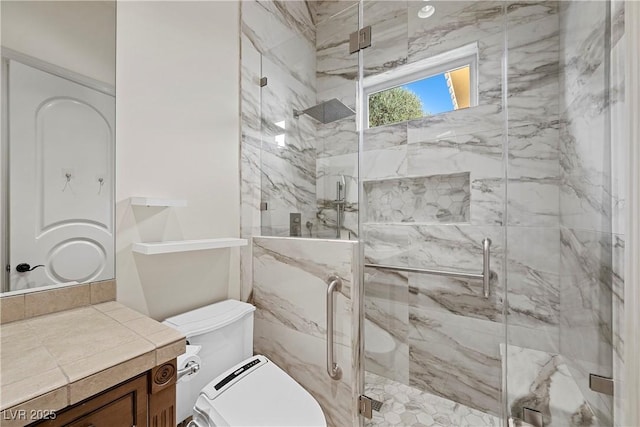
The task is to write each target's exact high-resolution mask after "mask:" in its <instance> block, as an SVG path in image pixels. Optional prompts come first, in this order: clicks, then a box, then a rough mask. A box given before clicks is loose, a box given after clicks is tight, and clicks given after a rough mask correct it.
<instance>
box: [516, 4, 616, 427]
mask: <svg viewBox="0 0 640 427" xmlns="http://www.w3.org/2000/svg"><path fill="white" fill-rule="evenodd" d="M622 9H623V4H622V2H604V1H598V2H560V3H555V2H534V3H524V4H521V5H519V6H518V7H517V8H515V7H514V8H513V9H512V10H510V13H509V14H508V16H507V20H508V47H509V61H508V79H509V96H508V99H507V101H508V111H509V113H508V116H509V122H508V132H509V136H508V150H509V156H508V159H509V164H508V182H509V185H508V212H509V214H508V218H507V248H508V251H507V285H508V286H507V292H508V297H509V311H508V345H507V346H506V349H505V356H506V357H507V360H508V365H507V366H508V369H507V370H506V373H507V375H506V386H507V390H508V393H507V402H506V404H507V409H508V411H509V414H510V415H512V416H514V417H517V418H521V419H522V418H525V416H526V415H525V411H526V408H529V409H533V410H536V411H539V412H540V413H541V414H542V417H543V420H544V425H553V426H569V425H600V426H613V425H619V424H618V423H616V422H615V420H614V402H613V399H612V397H611V396H607V395H604V394H600V393H596V392H594V391H592V390H590V388H589V374H597V375H600V376H605V377H614V376H615V374H614V369H613V368H614V365H616V364H619V362H620V359H619V356H620V342H619V339H618V337H619V335H618V333H619V332H618V326H619V325H618V323H617V322H616V321H615V319H616V317H615V316H616V315H618V313H619V310H620V307H621V299H620V298H621V297H620V295H621V294H620V293H619V292H620V291H621V289H622V270H621V269H622V258H623V251H624V250H623V248H624V236H623V234H622V233H623V232H624V231H623V230H624V228H623V224H622V204H621V203H620V200H621V198H622V197H623V194H624V190H623V189H622V188H621V182H623V181H622V177H623V176H624V167H623V165H624V162H623V161H622V162H621V161H620V160H618V159H619V155H618V154H619V153H621V152H622V149H621V148H622V147H621V146H620V142H621V141H620V140H619V139H618V138H617V136H618V135H619V133H618V131H617V130H616V129H620V127H619V126H620V118H621V117H622V116H621V114H620V109H621V105H622V104H621V98H620V97H621V94H622V93H624V89H623V88H622V86H621V83H622V82H621V80H620V78H619V77H618V76H621V75H623V66H622V64H621V62H620V60H621V54H620V52H621V49H622V50H624V48H621V44H620V40H621V38H622V37H623V34H624V28H623V25H622V20H621V19H620V17H621V15H622ZM596 105H598V106H599V107H597V108H594V106H596Z"/></svg>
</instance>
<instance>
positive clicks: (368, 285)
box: [364, 268, 409, 384]
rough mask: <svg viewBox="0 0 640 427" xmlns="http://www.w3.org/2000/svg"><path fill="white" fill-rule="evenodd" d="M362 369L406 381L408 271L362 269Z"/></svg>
mask: <svg viewBox="0 0 640 427" xmlns="http://www.w3.org/2000/svg"><path fill="white" fill-rule="evenodd" d="M364 283H365V291H364V293H365V296H364V308H365V321H364V347H365V369H366V370H367V371H370V372H375V373H377V374H379V375H382V376H385V377H387V378H390V379H393V380H396V381H398V382H401V383H403V384H409V342H408V332H409V305H408V301H407V297H408V278H407V273H402V272H396V271H390V270H383V269H376V268H366V269H365V278H364Z"/></svg>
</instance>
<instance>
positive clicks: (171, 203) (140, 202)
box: [130, 197, 187, 208]
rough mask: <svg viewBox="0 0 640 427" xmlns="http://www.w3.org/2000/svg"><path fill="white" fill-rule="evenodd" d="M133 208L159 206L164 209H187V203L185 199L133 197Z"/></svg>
mask: <svg viewBox="0 0 640 427" xmlns="http://www.w3.org/2000/svg"><path fill="white" fill-rule="evenodd" d="M130 200H131V205H132V206H157V207H163V208H170V207H175V208H178V207H185V206H187V201H186V200H183V199H158V198H155V197H131V198H130Z"/></svg>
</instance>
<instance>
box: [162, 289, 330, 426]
mask: <svg viewBox="0 0 640 427" xmlns="http://www.w3.org/2000/svg"><path fill="white" fill-rule="evenodd" d="M254 311H255V307H254V306H252V305H251V304H247V303H244V302H241V301H235V300H226V301H222V302H219V303H216V304H211V305H208V306H205V307H202V308H199V309H196V310H192V311H189V312H186V313H182V314H179V315H177V316H174V317H171V318H169V319H167V320H165V321H164V322H163V323H164V324H165V325H168V326H171V327H173V328H175V329H177V330H178V331H180V332H182V333H183V334H184V335H185V336H186V337H187V342H188V344H190V345H191V346H197V360H198V362H197V364H198V369H194V370H192V372H191V374H189V375H186V376H183V377H182V378H180V379H179V380H178V383H177V386H176V389H177V402H176V415H177V417H176V418H177V421H178V422H181V421H184V420H185V419H187V418H188V417H190V416H193V419H192V421H191V422H190V423H189V426H191V427H212V426H247V427H248V426H264V427H268V426H313V427H326V420H325V417H324V414H323V413H322V409H321V408H320V405H319V404H318V402H317V401H316V400H315V399H314V398H313V396H311V394H309V392H308V391H306V390H305V389H304V388H303V387H302V386H301V385H300V384H298V383H297V382H296V381H295V380H294V379H293V378H291V377H290V376H289V375H288V374H287V373H286V372H284V371H283V370H282V369H280V368H279V367H278V366H277V365H276V364H275V363H274V362H272V361H271V360H269V359H268V358H267V357H265V356H262V355H255V356H254V355H253V313H254ZM191 348H196V347H191ZM187 363H191V364H192V365H187ZM193 363H194V358H193V354H192V355H191V356H190V357H182V358H179V359H178V365H179V366H178V369H179V370H186V371H188V369H185V368H187V367H188V366H193ZM181 364H184V365H185V366H180V365H181Z"/></svg>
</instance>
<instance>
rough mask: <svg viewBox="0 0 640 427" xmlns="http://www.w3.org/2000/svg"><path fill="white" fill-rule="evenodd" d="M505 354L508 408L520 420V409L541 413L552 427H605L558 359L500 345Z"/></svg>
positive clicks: (561, 361)
mask: <svg viewBox="0 0 640 427" xmlns="http://www.w3.org/2000/svg"><path fill="white" fill-rule="evenodd" d="M501 347H502V348H501V353H502V354H503V357H505V353H506V363H507V365H506V378H507V390H508V408H509V412H510V414H511V415H512V416H515V417H517V418H520V419H522V409H523V408H530V409H533V410H536V411H539V412H541V413H542V416H543V420H544V425H545V426H552V427H569V426H576V425H580V426H600V425H602V426H605V425H611V424H607V423H606V422H605V423H601V421H603V420H598V419H597V417H596V414H594V412H593V411H592V409H591V407H590V406H589V404H588V402H587V401H586V400H585V398H584V396H583V395H582V392H581V390H580V388H579V387H578V384H577V383H576V380H575V379H574V378H573V376H572V375H571V373H570V372H569V369H568V367H567V365H566V363H565V360H564V358H563V357H562V356H560V355H558V354H553V353H547V352H542V351H537V350H533V349H530V348H526V347H519V346H514V345H507V346H506V348H505V346H501Z"/></svg>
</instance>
